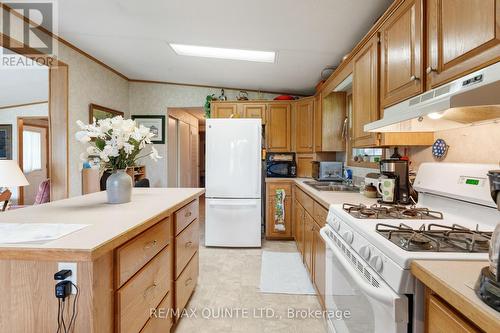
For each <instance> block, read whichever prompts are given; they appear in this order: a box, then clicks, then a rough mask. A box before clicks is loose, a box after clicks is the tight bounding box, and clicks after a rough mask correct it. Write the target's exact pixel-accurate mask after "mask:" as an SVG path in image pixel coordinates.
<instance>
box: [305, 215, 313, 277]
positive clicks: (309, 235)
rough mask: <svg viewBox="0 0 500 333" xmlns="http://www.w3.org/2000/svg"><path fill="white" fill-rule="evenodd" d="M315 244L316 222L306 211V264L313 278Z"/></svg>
mask: <svg viewBox="0 0 500 333" xmlns="http://www.w3.org/2000/svg"><path fill="white" fill-rule="evenodd" d="M313 242H314V220H313V218H312V216H311V215H310V214H309V213H308V212H307V211H305V214H304V264H305V265H306V268H307V271H308V272H309V275H310V276H311V277H312V276H313V260H314V257H313V255H314V254H313V248H314V246H313Z"/></svg>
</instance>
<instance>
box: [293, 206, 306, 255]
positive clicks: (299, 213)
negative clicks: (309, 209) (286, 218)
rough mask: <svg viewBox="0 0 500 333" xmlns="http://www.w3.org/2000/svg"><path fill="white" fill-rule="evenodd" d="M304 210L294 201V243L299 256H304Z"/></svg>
mask: <svg viewBox="0 0 500 333" xmlns="http://www.w3.org/2000/svg"><path fill="white" fill-rule="evenodd" d="M304 213H305V210H304V208H303V207H302V206H301V205H300V204H299V203H298V201H297V200H295V242H296V243H297V248H298V249H299V252H300V254H301V256H303V255H304Z"/></svg>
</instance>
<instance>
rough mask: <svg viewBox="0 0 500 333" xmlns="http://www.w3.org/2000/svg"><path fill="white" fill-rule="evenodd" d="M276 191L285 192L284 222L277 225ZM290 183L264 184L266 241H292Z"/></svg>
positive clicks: (278, 214) (278, 213)
mask: <svg viewBox="0 0 500 333" xmlns="http://www.w3.org/2000/svg"><path fill="white" fill-rule="evenodd" d="M277 190H284V191H285V198H284V207H283V213H284V221H283V223H277V219H278V218H279V216H280V212H278V211H277V209H276V204H277V201H278V197H277V194H276V191H277ZM292 229H293V228H292V183H290V182H272V183H267V184H266V239H292V237H293V233H292V232H293V231H292Z"/></svg>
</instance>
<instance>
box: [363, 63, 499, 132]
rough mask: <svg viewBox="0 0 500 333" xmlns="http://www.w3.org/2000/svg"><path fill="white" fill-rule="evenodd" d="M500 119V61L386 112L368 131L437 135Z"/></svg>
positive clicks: (365, 127)
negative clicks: (436, 132)
mask: <svg viewBox="0 0 500 333" xmlns="http://www.w3.org/2000/svg"><path fill="white" fill-rule="evenodd" d="M497 120H500V62H497V63H496V64H494V65H491V66H488V67H486V68H483V69H481V70H479V71H477V72H474V73H472V74H469V75H467V76H464V77H462V78H460V79H457V80H455V81H452V82H450V83H447V84H445V85H442V86H440V87H438V88H435V89H433V90H430V91H427V92H425V93H423V94H421V95H419V96H416V97H412V98H410V99H408V100H406V101H404V102H401V103H399V104H396V105H393V106H391V107H388V108H386V109H384V116H383V118H382V119H380V120H377V121H374V122H372V123H369V124H366V125H365V126H364V130H365V131H367V132H435V131H440V130H447V129H452V128H460V127H465V126H470V125H475V124H482V123H488V122H493V121H497Z"/></svg>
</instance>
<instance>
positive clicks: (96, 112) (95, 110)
mask: <svg viewBox="0 0 500 333" xmlns="http://www.w3.org/2000/svg"><path fill="white" fill-rule="evenodd" d="M123 115H124V113H123V112H121V111H117V110H113V109H110V108H107V107H104V106H101V105H97V104H90V105H89V123H92V122H94V118H95V119H96V120H99V119H105V118H113V117H116V116H122V117H123Z"/></svg>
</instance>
